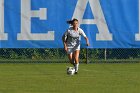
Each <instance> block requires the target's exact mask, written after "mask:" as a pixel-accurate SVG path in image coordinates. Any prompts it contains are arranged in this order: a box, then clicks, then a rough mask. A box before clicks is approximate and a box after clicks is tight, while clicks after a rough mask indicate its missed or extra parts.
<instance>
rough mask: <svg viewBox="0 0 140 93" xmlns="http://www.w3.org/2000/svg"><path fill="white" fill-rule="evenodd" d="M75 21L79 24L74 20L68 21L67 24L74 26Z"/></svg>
mask: <svg viewBox="0 0 140 93" xmlns="http://www.w3.org/2000/svg"><path fill="white" fill-rule="evenodd" d="M74 21H77V22H78V19H76V18H74V19H73V20H68V21H67V23H68V24H70V25H72V24H73V23H74Z"/></svg>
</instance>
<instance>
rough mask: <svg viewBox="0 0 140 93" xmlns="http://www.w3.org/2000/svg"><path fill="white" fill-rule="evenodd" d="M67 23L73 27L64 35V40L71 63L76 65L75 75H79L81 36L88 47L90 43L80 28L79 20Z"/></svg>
mask: <svg viewBox="0 0 140 93" xmlns="http://www.w3.org/2000/svg"><path fill="white" fill-rule="evenodd" d="M67 23H68V24H70V25H71V27H70V28H68V30H67V31H66V32H65V33H64V35H63V36H62V40H63V44H64V49H65V51H66V52H67V54H68V58H69V60H70V63H71V64H73V65H74V68H75V74H77V72H78V68H79V53H80V36H81V35H82V36H84V38H85V40H86V44H87V46H89V41H88V38H87V36H86V35H85V33H84V31H83V30H82V29H81V28H80V27H79V23H78V20H77V19H73V20H71V21H67Z"/></svg>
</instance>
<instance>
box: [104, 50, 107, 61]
mask: <svg viewBox="0 0 140 93" xmlns="http://www.w3.org/2000/svg"><path fill="white" fill-rule="evenodd" d="M106 52H107V49H106V48H105V53H104V57H105V61H106V57H107V55H106Z"/></svg>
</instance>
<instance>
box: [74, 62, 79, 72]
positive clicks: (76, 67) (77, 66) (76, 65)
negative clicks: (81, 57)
mask: <svg viewBox="0 0 140 93" xmlns="http://www.w3.org/2000/svg"><path fill="white" fill-rule="evenodd" d="M78 69H79V63H78V64H75V72H78Z"/></svg>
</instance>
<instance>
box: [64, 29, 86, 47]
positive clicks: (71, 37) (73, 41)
mask: <svg viewBox="0 0 140 93" xmlns="http://www.w3.org/2000/svg"><path fill="white" fill-rule="evenodd" d="M81 35H82V36H84V37H86V34H85V33H84V31H83V30H82V29H81V28H79V27H78V30H77V31H75V30H74V29H73V28H72V27H70V28H69V29H68V30H67V31H66V32H65V33H64V35H63V40H64V41H66V44H67V47H68V48H74V47H76V46H77V47H78V46H79V45H80V38H81Z"/></svg>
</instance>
